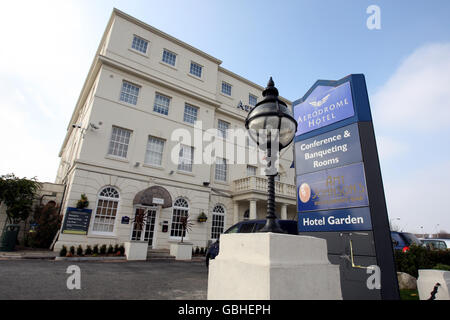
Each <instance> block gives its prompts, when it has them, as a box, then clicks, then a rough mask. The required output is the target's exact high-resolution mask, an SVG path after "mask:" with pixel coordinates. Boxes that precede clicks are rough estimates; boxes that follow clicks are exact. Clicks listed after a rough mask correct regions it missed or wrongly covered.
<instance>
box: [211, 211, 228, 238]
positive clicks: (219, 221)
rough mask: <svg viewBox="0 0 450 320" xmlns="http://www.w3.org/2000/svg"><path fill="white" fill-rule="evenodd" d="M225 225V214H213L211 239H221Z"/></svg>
mask: <svg viewBox="0 0 450 320" xmlns="http://www.w3.org/2000/svg"><path fill="white" fill-rule="evenodd" d="M224 226H225V216H224V215H222V214H213V216H212V224H211V239H219V237H220V235H221V234H222V233H223V229H224Z"/></svg>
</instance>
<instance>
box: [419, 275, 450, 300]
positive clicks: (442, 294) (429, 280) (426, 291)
mask: <svg viewBox="0 0 450 320" xmlns="http://www.w3.org/2000/svg"><path fill="white" fill-rule="evenodd" d="M437 283H439V286H438V288H437V293H436V295H435V300H450V271H442V270H419V278H417V291H418V292H419V298H420V300H428V299H429V298H430V297H431V292H432V291H433V289H434V286H435V285H436V284H437Z"/></svg>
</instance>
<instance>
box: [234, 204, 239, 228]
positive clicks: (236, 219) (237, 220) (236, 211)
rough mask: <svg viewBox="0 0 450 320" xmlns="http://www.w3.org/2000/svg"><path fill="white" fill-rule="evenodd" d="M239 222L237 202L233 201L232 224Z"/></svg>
mask: <svg viewBox="0 0 450 320" xmlns="http://www.w3.org/2000/svg"><path fill="white" fill-rule="evenodd" d="M238 222H239V202H237V201H235V202H234V209H233V224H235V223H238Z"/></svg>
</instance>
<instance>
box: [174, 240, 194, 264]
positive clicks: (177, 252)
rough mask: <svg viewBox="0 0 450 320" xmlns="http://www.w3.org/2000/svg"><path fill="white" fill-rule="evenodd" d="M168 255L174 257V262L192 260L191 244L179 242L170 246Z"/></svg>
mask: <svg viewBox="0 0 450 320" xmlns="http://www.w3.org/2000/svg"><path fill="white" fill-rule="evenodd" d="M170 255H171V256H175V260H192V243H188V242H183V243H181V242H179V243H173V244H171V245H170Z"/></svg>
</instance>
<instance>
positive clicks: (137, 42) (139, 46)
mask: <svg viewBox="0 0 450 320" xmlns="http://www.w3.org/2000/svg"><path fill="white" fill-rule="evenodd" d="M147 47H148V41H147V40H144V39H142V38H139V37H138V36H134V38H133V43H132V44H131V48H133V49H134V50H137V51H139V52H142V53H144V54H146V53H147Z"/></svg>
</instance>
